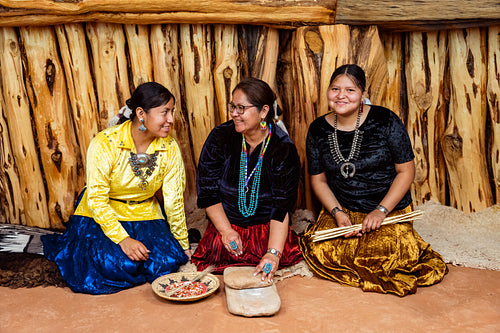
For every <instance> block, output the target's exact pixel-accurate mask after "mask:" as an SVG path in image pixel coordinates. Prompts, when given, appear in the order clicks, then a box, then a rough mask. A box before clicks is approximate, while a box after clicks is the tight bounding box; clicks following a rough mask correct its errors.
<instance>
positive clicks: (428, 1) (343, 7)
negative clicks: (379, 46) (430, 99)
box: [335, 0, 500, 31]
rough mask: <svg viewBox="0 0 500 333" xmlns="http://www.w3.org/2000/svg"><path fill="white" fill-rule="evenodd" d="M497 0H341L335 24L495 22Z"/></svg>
mask: <svg viewBox="0 0 500 333" xmlns="http://www.w3.org/2000/svg"><path fill="white" fill-rule="evenodd" d="M499 22H500V1H498V0H475V1H459V0H441V1H436V0H420V1H412V0H376V1H373V0H357V1H352V0H338V1H337V7H336V12H335V23H336V24H349V25H377V26H379V28H385V29H389V30H400V31H406V30H413V31H415V30H438V29H455V28H467V27H479V26H488V25H495V24H498V23H499Z"/></svg>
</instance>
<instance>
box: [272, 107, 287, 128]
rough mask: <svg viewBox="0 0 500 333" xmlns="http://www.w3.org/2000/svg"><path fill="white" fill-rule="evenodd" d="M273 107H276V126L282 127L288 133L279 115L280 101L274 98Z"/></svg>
mask: <svg viewBox="0 0 500 333" xmlns="http://www.w3.org/2000/svg"><path fill="white" fill-rule="evenodd" d="M273 109H274V123H275V124H276V126H278V127H279V128H281V129H282V130H283V132H285V133H286V134H288V131H287V130H286V126H285V124H284V123H283V122H282V121H281V119H279V117H278V102H277V101H276V100H274V103H273Z"/></svg>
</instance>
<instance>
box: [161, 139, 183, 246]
mask: <svg viewBox="0 0 500 333" xmlns="http://www.w3.org/2000/svg"><path fill="white" fill-rule="evenodd" d="M166 163H167V166H166V175H165V178H164V179H163V187H162V190H163V201H164V207H165V213H166V215H167V216H166V218H167V221H168V224H169V225H170V231H171V232H172V235H174V237H175V238H176V239H177V240H178V241H179V243H180V245H181V246H182V248H183V249H184V250H186V249H189V240H188V232H187V226H186V214H185V211H184V189H185V187H186V172H185V170H184V162H183V161H182V155H181V151H180V149H179V146H178V145H177V143H176V142H175V141H173V143H172V148H171V149H169V150H168V153H167V161H166Z"/></svg>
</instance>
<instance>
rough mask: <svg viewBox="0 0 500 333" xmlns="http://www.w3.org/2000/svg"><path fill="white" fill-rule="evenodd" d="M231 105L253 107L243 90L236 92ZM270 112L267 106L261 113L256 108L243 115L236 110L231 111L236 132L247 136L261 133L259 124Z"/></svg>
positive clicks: (249, 109)
mask: <svg viewBox="0 0 500 333" xmlns="http://www.w3.org/2000/svg"><path fill="white" fill-rule="evenodd" d="M231 103H232V104H233V105H245V106H250V105H253V104H252V103H250V102H249V101H248V99H247V96H246V95H245V93H244V92H243V91H242V90H241V89H237V90H235V91H234V93H233V100H232V101H231ZM268 110H269V107H268V106H267V105H265V106H264V107H263V108H262V110H260V111H259V109H258V108H257V107H256V106H253V107H249V108H246V109H245V112H244V113H243V114H239V113H238V112H237V111H236V110H231V111H230V114H231V117H232V118H233V121H234V126H235V128H236V132H238V133H243V134H245V135H249V134H254V133H259V132H260V131H261V130H260V126H259V123H260V122H261V120H262V119H265V118H266V115H267V112H268Z"/></svg>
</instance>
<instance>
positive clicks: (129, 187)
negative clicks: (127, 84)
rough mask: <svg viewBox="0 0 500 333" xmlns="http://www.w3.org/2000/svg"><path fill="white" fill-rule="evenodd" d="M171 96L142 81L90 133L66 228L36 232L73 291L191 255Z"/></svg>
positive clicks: (103, 286) (143, 276) (105, 289)
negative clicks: (110, 119)
mask: <svg viewBox="0 0 500 333" xmlns="http://www.w3.org/2000/svg"><path fill="white" fill-rule="evenodd" d="M174 103H175V100H174V97H173V95H172V94H171V93H170V92H169V91H168V90H167V89H166V88H165V87H163V86H162V85H160V84H158V83H154V82H147V83H144V84H142V85H140V86H139V87H137V89H136V90H135V91H134V93H133V94H132V97H131V98H130V99H129V100H127V106H126V107H124V108H123V109H122V110H125V112H123V114H121V115H120V122H121V124H118V125H115V126H113V127H109V128H107V129H105V130H103V131H102V132H100V133H99V134H98V135H97V136H96V137H95V138H94V139H93V140H92V142H91V144H90V146H89V149H88V153H87V187H86V189H85V190H84V191H83V192H82V194H81V195H80V198H79V203H78V206H77V208H76V211H75V213H74V215H73V216H71V218H70V221H69V224H68V228H67V230H66V232H65V233H64V234H62V235H47V236H44V237H42V241H43V246H44V253H45V256H46V257H47V258H48V259H49V260H52V261H54V262H55V263H56V264H57V265H58V266H59V269H60V270H61V274H62V276H63V278H64V280H65V281H66V282H67V284H68V285H69V287H70V288H71V289H72V290H73V291H75V292H82V293H89V294H107V293H114V292H117V291H120V290H122V289H125V288H129V287H132V286H135V285H139V284H143V283H145V282H152V281H153V280H154V279H156V278H157V277H159V276H162V275H165V274H168V273H171V272H174V271H177V270H178V268H179V266H180V265H182V264H184V263H186V262H187V261H188V259H190V258H191V252H190V250H189V242H188V233H187V228H186V217H185V213H184V199H183V192H184V188H185V171H184V164H183V162H182V157H181V153H180V150H179V146H178V145H177V143H176V142H175V140H174V139H173V138H172V137H171V136H170V135H169V132H170V129H171V128H172V126H173V112H174ZM122 110H121V111H122ZM128 117H130V119H128ZM159 189H162V193H163V201H164V202H163V208H164V212H163V211H162V207H161V206H160V203H159V202H158V200H157V199H156V197H155V193H156V192H157V191H158V190H159ZM165 219H166V221H165ZM167 223H168V224H167Z"/></svg>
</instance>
